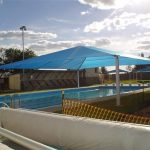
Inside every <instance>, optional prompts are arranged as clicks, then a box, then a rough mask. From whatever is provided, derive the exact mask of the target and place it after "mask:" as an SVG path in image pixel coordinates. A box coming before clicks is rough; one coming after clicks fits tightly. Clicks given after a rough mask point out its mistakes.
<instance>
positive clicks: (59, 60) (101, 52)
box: [0, 46, 150, 70]
mask: <svg viewBox="0 0 150 150" xmlns="http://www.w3.org/2000/svg"><path fill="white" fill-rule="evenodd" d="M116 55H117V56H119V65H138V64H150V59H146V58H143V57H136V56H131V55H127V54H124V53H121V52H116V51H110V50H105V49H101V48H95V47H86V46H77V47H73V48H69V49H66V50H62V51H58V52H54V53H50V54H47V55H42V56H38V57H34V58H30V59H26V60H23V61H18V62H14V63H10V64H6V65H2V66H0V69H72V70H81V69H85V68H95V67H103V66H115V59H114V57H115V56H116Z"/></svg>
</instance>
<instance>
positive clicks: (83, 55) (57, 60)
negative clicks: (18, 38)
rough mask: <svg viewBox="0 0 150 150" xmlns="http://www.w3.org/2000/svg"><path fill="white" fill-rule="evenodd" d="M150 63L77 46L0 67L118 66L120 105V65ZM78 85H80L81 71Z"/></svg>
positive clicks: (117, 83)
mask: <svg viewBox="0 0 150 150" xmlns="http://www.w3.org/2000/svg"><path fill="white" fill-rule="evenodd" d="M141 64H150V59H146V58H143V57H136V56H132V55H127V54H126V53H123V52H117V51H110V50H105V49H101V48H95V47H86V46H77V47H73V48H69V49H66V50H62V51H58V52H55V53H50V54H47V55H43V56H39V57H34V58H30V59H26V60H23V61H19V62H15V63H11V64H7V65H2V66H0V69H71V70H77V71H79V70H81V69H86V68H95V67H104V66H116V94H117V101H116V102H117V105H120V79H119V65H141ZM77 73H78V85H79V72H77Z"/></svg>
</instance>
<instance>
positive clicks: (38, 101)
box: [0, 86, 141, 109]
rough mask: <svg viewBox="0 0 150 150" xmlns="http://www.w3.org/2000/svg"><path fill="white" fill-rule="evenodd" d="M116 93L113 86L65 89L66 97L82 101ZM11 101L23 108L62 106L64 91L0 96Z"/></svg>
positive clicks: (4, 100) (6, 100) (2, 99)
mask: <svg viewBox="0 0 150 150" xmlns="http://www.w3.org/2000/svg"><path fill="white" fill-rule="evenodd" d="M139 89H141V87H139V86H124V87H121V93H124V92H129V91H135V90H139ZM115 94H116V89H115V87H112V86H107V87H92V88H79V89H66V90H64V98H68V99H78V100H81V101H83V100H89V99H90V100H91V99H96V98H99V97H105V96H111V95H115ZM11 101H13V104H14V105H15V107H17V106H20V107H21V108H26V109H40V108H45V107H51V106H60V105H61V104H62V91H60V90H55V91H46V92H36V93H23V94H14V95H5V96H0V102H5V103H7V104H8V105H10V103H11Z"/></svg>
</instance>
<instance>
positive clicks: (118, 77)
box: [115, 56, 120, 106]
mask: <svg viewBox="0 0 150 150" xmlns="http://www.w3.org/2000/svg"><path fill="white" fill-rule="evenodd" d="M115 62H116V105H117V106H120V76H119V57H118V56H115Z"/></svg>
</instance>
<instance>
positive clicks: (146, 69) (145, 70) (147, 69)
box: [136, 67, 150, 72]
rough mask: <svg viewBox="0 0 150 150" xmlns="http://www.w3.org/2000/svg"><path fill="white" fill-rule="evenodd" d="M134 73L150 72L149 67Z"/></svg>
mask: <svg viewBox="0 0 150 150" xmlns="http://www.w3.org/2000/svg"><path fill="white" fill-rule="evenodd" d="M136 72H150V67H147V68H143V69H140V70H137V71H136Z"/></svg>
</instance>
